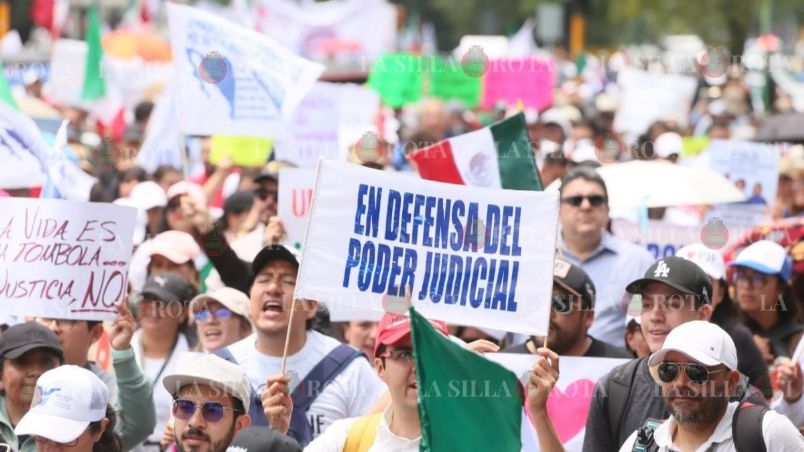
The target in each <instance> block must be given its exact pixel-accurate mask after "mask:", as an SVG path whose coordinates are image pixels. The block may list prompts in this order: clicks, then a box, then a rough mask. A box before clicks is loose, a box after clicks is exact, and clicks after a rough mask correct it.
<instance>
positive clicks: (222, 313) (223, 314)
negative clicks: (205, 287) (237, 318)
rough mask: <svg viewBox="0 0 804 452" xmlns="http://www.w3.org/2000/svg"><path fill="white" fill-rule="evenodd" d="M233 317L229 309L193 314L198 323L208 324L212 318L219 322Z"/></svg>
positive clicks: (202, 311) (205, 310)
mask: <svg viewBox="0 0 804 452" xmlns="http://www.w3.org/2000/svg"><path fill="white" fill-rule="evenodd" d="M231 316H232V311H230V310H229V309H228V308H218V309H215V311H214V312H210V311H209V310H207V309H204V310H201V311H198V312H196V313H195V314H193V317H194V318H195V321H196V322H206V321H208V320H210V319H211V317H215V318H216V319H218V320H225V319H228V318H229V317H231Z"/></svg>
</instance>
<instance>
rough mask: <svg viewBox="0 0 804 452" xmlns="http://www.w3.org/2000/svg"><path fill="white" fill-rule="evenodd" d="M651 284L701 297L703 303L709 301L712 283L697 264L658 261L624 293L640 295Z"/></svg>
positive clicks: (674, 259) (673, 258)
mask: <svg viewBox="0 0 804 452" xmlns="http://www.w3.org/2000/svg"><path fill="white" fill-rule="evenodd" d="M653 282H658V283H662V284H667V285H668V286H670V287H672V288H673V289H675V290H677V291H679V292H681V293H685V294H688V295H694V296H696V297H701V299H702V300H704V303H709V302H710V301H711V294H712V282H711V281H710V280H709V276H708V275H707V274H706V273H705V272H704V271H703V269H701V267H699V266H698V265H697V264H695V263H694V262H692V261H690V260H687V259H684V258H683V257H678V256H670V257H665V258H663V259H659V260H658V261H656V262H655V263H654V264H653V265H651V266H650V268H649V269H648V271H646V272H645V276H644V277H642V278H640V279H637V280H636V281H633V282H631V284H628V286H626V288H625V291H626V292H628V293H630V294H641V293H642V291H643V290H645V287H646V286H647V285H648V284H650V283H653Z"/></svg>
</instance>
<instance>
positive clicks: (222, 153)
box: [209, 135, 273, 167]
mask: <svg viewBox="0 0 804 452" xmlns="http://www.w3.org/2000/svg"><path fill="white" fill-rule="evenodd" d="M210 144H211V149H210V151H209V161H210V163H213V164H218V162H220V161H221V160H222V159H223V158H224V157H226V156H229V158H231V159H232V162H233V163H234V164H235V165H237V166H256V167H262V166H263V165H265V162H267V161H268V156H269V155H270V154H271V148H272V146H273V140H270V139H268V138H259V137H239V136H232V135H213V136H212V140H211V143H210Z"/></svg>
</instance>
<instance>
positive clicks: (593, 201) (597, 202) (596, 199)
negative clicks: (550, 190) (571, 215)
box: [561, 195, 606, 207]
mask: <svg viewBox="0 0 804 452" xmlns="http://www.w3.org/2000/svg"><path fill="white" fill-rule="evenodd" d="M584 199H585V200H587V201H589V205H591V206H592V207H598V206H602V205H603V204H604V203H605V202H606V197H605V196H603V195H591V196H580V195H579V196H567V197H566V198H562V199H561V202H563V203H564V204H569V205H571V206H572V207H579V206H580V205H581V204H583V200H584Z"/></svg>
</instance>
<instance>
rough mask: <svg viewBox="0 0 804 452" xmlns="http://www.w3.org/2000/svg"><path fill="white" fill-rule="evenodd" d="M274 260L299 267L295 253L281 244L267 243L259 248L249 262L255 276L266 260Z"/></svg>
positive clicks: (266, 262)
mask: <svg viewBox="0 0 804 452" xmlns="http://www.w3.org/2000/svg"><path fill="white" fill-rule="evenodd" d="M275 260H283V261H287V262H290V263H291V264H293V265H294V266H295V267H296V268H297V269H298V268H299V259H298V257H296V253H294V252H293V251H291V250H290V249H288V248H286V247H284V246H282V245H268V246H266V247H264V248H263V249H261V250H260V252H259V253H257V256H256V257H255V258H254V260H253V261H252V262H251V271H252V272H253V273H254V276H256V275H257V273H259V272H260V270H262V268H263V267H265V265H266V264H268V262H271V261H275Z"/></svg>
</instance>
